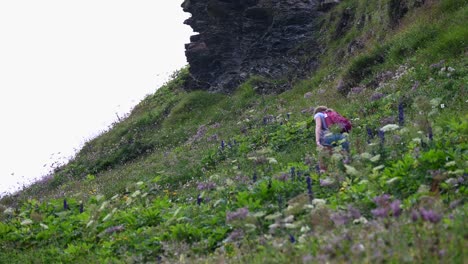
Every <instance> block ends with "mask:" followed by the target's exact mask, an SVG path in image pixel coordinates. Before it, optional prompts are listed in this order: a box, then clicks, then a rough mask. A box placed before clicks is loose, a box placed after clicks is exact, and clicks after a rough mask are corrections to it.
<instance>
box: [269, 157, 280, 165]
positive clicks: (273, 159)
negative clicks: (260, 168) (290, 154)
mask: <svg viewBox="0 0 468 264" xmlns="http://www.w3.org/2000/svg"><path fill="white" fill-rule="evenodd" d="M268 163H270V164H277V163H278V161H277V160H276V159H275V158H268Z"/></svg>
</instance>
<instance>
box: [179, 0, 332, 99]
mask: <svg viewBox="0 0 468 264" xmlns="http://www.w3.org/2000/svg"><path fill="white" fill-rule="evenodd" d="M324 2H327V1H318V0H185V2H184V3H183V4H182V7H183V9H184V11H185V12H189V13H191V15H192V16H191V17H190V18H189V19H187V20H186V21H185V23H186V24H188V25H190V26H191V27H192V28H193V30H194V31H195V32H197V35H194V36H192V37H191V38H190V41H191V43H189V44H186V51H185V53H186V57H187V60H188V62H189V64H190V76H191V78H190V80H188V81H187V85H186V88H187V89H203V90H209V91H213V92H225V93H229V92H232V91H233V89H234V88H236V87H237V86H238V85H239V84H240V83H241V82H242V81H244V80H246V79H247V78H248V77H250V76H252V75H255V76H261V77H263V79H264V80H266V81H264V82H260V84H259V85H258V87H257V88H258V90H259V92H263V93H274V92H281V91H284V90H286V89H288V88H289V87H290V85H291V83H292V82H293V81H294V80H296V79H300V78H302V77H304V76H306V75H308V74H310V72H311V71H313V70H314V68H315V67H316V66H317V60H316V54H318V53H319V48H318V46H317V44H316V39H317V29H318V28H319V25H318V14H319V12H320V10H324V9H326V8H327V6H324ZM328 2H329V3H326V4H327V5H328V4H334V3H336V2H337V1H328Z"/></svg>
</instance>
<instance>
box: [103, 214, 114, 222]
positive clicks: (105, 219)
mask: <svg viewBox="0 0 468 264" xmlns="http://www.w3.org/2000/svg"><path fill="white" fill-rule="evenodd" d="M111 217H112V213H110V214H107V215H106V216H105V217H104V218H103V219H102V221H103V222H105V221H107V220H109V219H111Z"/></svg>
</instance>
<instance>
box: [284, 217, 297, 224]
mask: <svg viewBox="0 0 468 264" xmlns="http://www.w3.org/2000/svg"><path fill="white" fill-rule="evenodd" d="M293 221H294V215H290V216H288V217H286V218H285V219H283V223H291V222H293Z"/></svg>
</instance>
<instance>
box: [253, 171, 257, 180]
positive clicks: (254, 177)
mask: <svg viewBox="0 0 468 264" xmlns="http://www.w3.org/2000/svg"><path fill="white" fill-rule="evenodd" d="M252 180H253V182H256V181H257V173H256V172H254V174H253V177H252Z"/></svg>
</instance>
